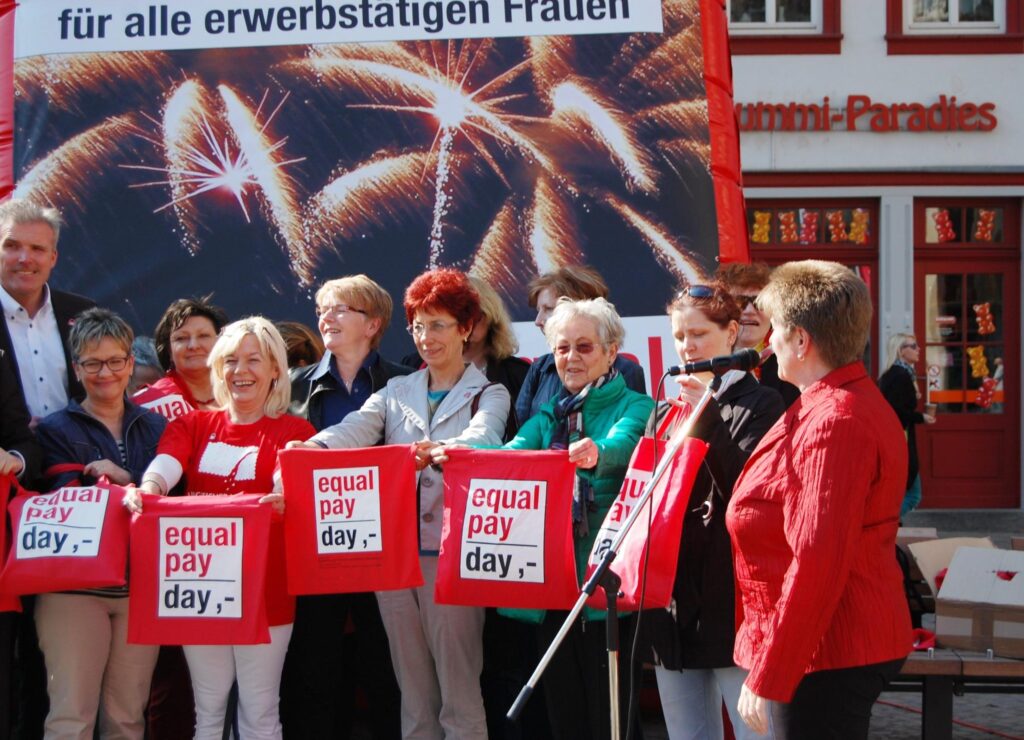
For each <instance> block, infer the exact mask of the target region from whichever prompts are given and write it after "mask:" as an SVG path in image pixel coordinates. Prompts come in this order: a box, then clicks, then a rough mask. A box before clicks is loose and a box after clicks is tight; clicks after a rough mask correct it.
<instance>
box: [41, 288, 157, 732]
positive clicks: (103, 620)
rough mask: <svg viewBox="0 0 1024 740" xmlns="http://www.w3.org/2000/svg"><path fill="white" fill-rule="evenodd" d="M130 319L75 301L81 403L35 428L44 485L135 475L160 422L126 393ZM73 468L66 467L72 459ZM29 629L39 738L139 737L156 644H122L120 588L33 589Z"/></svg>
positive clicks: (73, 337)
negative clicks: (44, 710)
mask: <svg viewBox="0 0 1024 740" xmlns="http://www.w3.org/2000/svg"><path fill="white" fill-rule="evenodd" d="M133 338H134V337H133V335H132V330H131V327H129V326H128V324H127V323H125V321H124V320H123V319H121V318H120V317H119V316H117V315H116V314H114V313H113V312H111V311H108V310H106V309H103V308H91V309H88V310H86V311H83V312H82V313H81V314H79V315H78V317H77V318H76V319H75V323H74V326H72V327H71V333H70V335H69V336H68V343H69V345H70V349H71V355H72V357H73V358H74V362H73V367H74V371H75V376H76V377H77V378H78V380H79V381H80V382H81V383H82V385H83V387H84V388H85V398H84V399H83V400H82V402H81V403H79V402H77V401H74V400H72V401H71V402H70V403H69V404H68V406H67V408H65V409H64V410H62V411H58V412H57V413H55V414H51V415H50V416H47V417H46V418H44V419H43V420H42V422H40V424H39V427H38V428H37V430H36V434H37V436H38V439H39V444H40V446H41V447H42V449H43V454H44V468H47V469H49V468H53V467H54V466H62V468H63V469H66V470H65V472H59V473H56V474H50V475H48V481H49V489H50V490H54V489H56V488H60V487H61V486H66V485H83V484H84V485H88V484H91V483H93V482H94V481H95V480H96V479H97V478H100V477H101V476H106V477H107V478H108V479H109V480H110V481H111V482H112V483H117V484H119V485H128V484H131V483H137V482H138V481H139V480H140V479H141V478H142V474H143V471H145V469H146V466H147V465H149V463H150V462H151V461H152V460H153V457H154V455H155V454H156V448H157V443H158V442H159V440H160V434H161V433H162V432H163V430H164V427H165V426H166V424H167V422H166V421H165V420H164V418H163V417H162V416H160V415H159V414H156V413H154V412H152V411H146V410H145V409H143V408H141V407H139V406H136V405H135V404H133V403H131V402H130V401H128V400H127V399H126V398H125V391H126V390H127V388H128V383H129V381H130V380H131V376H132V367H133V364H134V363H133V360H132V354H131V346H132V340H133ZM75 466H78V468H77V469H67V468H75ZM35 620H36V629H37V631H38V633H39V646H40V648H41V649H42V651H43V655H44V657H45V659H46V674H47V693H48V694H49V696H50V711H49V714H47V717H46V729H45V736H46V738H82V739H84V740H87V739H89V738H92V737H93V733H94V731H95V730H96V729H97V728H96V723H97V715H98V721H99V727H98V736H99V737H101V738H108V737H109V738H139V739H140V740H141V738H142V736H143V732H144V729H145V722H144V712H145V709H146V701H147V699H148V698H149V685H150V679H151V677H152V675H153V667H154V665H155V664H156V659H157V651H158V648H157V646H155V645H129V644H128V642H127V634H128V588H127V587H120V588H98V589H90V590H89V591H76V592H74V593H50V594H41V595H40V596H39V597H38V600H37V601H36V609H35Z"/></svg>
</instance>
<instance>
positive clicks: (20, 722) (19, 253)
mask: <svg viewBox="0 0 1024 740" xmlns="http://www.w3.org/2000/svg"><path fill="white" fill-rule="evenodd" d="M60 227H61V217H60V213H59V212H58V211H57V210H56V209H53V208H47V207H44V206H40V205H38V204H37V203H33V202H31V201H28V200H22V199H18V198H14V199H11V200H9V201H7V202H6V203H4V204H2V205H0V308H2V310H3V318H4V320H3V321H0V352H2V353H3V355H4V362H9V363H10V365H11V367H12V368H13V373H12V375H13V377H12V378H7V379H5V380H4V386H5V387H7V386H8V385H10V386H13V387H15V388H17V389H18V390H19V391H20V396H21V397H22V399H23V400H24V402H25V406H26V407H27V408H28V413H29V414H30V415H31V421H30V422H29V426H31V427H34V426H35V423H36V422H37V421H39V419H41V418H42V417H44V416H47V415H49V414H52V413H54V412H56V411H60V410H61V409H63V408H64V407H65V406H67V404H68V400H69V399H70V398H76V399H81V398H82V397H83V396H84V395H85V392H84V390H83V388H82V386H81V384H80V383H79V382H78V380H77V379H76V378H75V373H74V370H73V369H72V367H71V365H72V359H73V358H72V357H71V356H70V354H69V353H68V349H67V337H68V331H69V330H70V327H71V324H72V323H74V317H75V316H76V315H77V314H78V313H79V312H81V311H83V310H85V309H86V308H91V307H92V306H94V305H96V304H95V303H93V302H92V301H90V300H89V299H87V298H83V297H81V296H77V295H74V294H72V293H62V292H60V291H57V290H51V289H50V287H49V285H48V284H47V283H48V281H49V279H50V273H51V272H52V271H53V268H54V266H55V265H56V264H57V238H58V237H59V236H60ZM5 407H6V404H5ZM5 410H6V408H5ZM23 606H24V609H25V611H24V613H23V614H22V615H21V618H20V619H19V620H18V626H17V633H18V634H17V641H18V649H17V654H18V661H17V662H18V665H17V666H14V669H15V670H13V671H10V667H9V666H8V665H0V671H3V670H6V671H8V672H9V674H10V675H14V676H15V677H16V686H15V694H16V698H15V700H14V704H13V706H12V709H14V710H16V711H15V712H11V711H6V712H3V711H0V738H4V737H6V733H7V731H8V725H7V722H8V719H9V718H10V717H12V716H14V718H15V721H14V733H15V737H17V738H26V739H28V738H32V739H34V738H41V737H42V729H43V720H44V719H45V717H46V711H47V706H48V704H49V702H48V701H47V697H46V671H45V667H44V665H43V657H42V654H41V653H40V652H39V647H38V641H37V638H36V633H35V624H34V622H33V619H32V601H31V599H25V600H24V601H23ZM0 660H2V657H0ZM8 696H10V692H9V691H5V692H4V697H3V698H0V704H2V702H3V700H4V699H5V698H7V697H8ZM0 708H2V707H0Z"/></svg>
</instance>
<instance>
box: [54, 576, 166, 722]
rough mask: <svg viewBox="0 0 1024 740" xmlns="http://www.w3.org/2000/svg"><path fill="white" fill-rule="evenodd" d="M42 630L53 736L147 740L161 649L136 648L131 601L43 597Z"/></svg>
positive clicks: (102, 598) (66, 596) (102, 597)
mask: <svg viewBox="0 0 1024 740" xmlns="http://www.w3.org/2000/svg"><path fill="white" fill-rule="evenodd" d="M35 619H36V630H37V631H38V633H39V647H40V648H42V651H43V656H44V657H45V658H46V688H47V693H48V694H49V695H50V713H49V714H48V715H47V716H46V735H45V737H46V740H92V737H93V727H94V725H95V724H96V718H97V714H98V715H99V736H100V738H103V740H107V738H111V739H113V738H117V739H119V740H120V739H121V738H124V739H125V740H142V735H143V730H144V728H145V722H144V721H143V714H144V712H145V710H146V701H147V700H148V699H149V682H150V679H152V677H153V667H154V666H155V665H156V657H157V653H158V652H159V650H160V648H159V646H157V645H129V644H128V640H127V635H128V599H127V598H109V597H105V596H88V595H84V594H41V595H40V596H39V598H38V599H37V601H36V611H35Z"/></svg>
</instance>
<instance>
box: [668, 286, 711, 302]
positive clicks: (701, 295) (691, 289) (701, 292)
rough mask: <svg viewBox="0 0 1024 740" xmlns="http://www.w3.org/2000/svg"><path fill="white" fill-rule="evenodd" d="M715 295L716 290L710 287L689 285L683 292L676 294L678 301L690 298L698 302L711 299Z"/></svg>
mask: <svg viewBox="0 0 1024 740" xmlns="http://www.w3.org/2000/svg"><path fill="white" fill-rule="evenodd" d="M714 294H715V289H714V288H712V287H711V286H710V285H687V286H686V287H685V288H683V289H682V290H681V291H679V292H678V293H676V300H679V299H680V298H685V297H686V296H690V297H691V298H696V299H697V300H704V299H706V298H711V297H712V296H713V295H714Z"/></svg>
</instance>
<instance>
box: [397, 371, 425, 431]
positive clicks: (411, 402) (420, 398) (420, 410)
mask: <svg viewBox="0 0 1024 740" xmlns="http://www.w3.org/2000/svg"><path fill="white" fill-rule="evenodd" d="M427 381H428V377H427V371H426V370H424V371H422V372H416V373H413V374H412V375H409V376H407V380H406V382H404V383H399V384H397V385H398V387H397V388H396V389H395V399H396V400H397V401H398V405H399V407H400V408H401V409H402V414H403V415H404V416H405V418H406V419H408V420H409V421H410V422H412V424H413V425H415V426H416V427H417V428H418V429H419V430H420V431H422V432H423V435H424V436H426V437H429V436H430V435H429V429H430V426H429V424H428V423H427V419H428V418H430V408H429V406H428V405H427Z"/></svg>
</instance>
